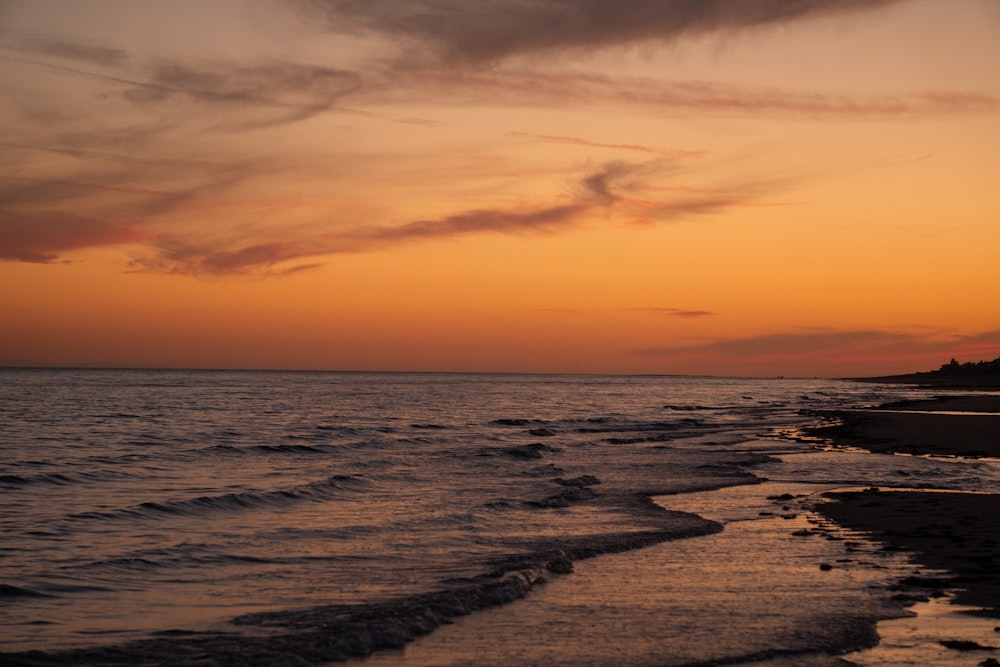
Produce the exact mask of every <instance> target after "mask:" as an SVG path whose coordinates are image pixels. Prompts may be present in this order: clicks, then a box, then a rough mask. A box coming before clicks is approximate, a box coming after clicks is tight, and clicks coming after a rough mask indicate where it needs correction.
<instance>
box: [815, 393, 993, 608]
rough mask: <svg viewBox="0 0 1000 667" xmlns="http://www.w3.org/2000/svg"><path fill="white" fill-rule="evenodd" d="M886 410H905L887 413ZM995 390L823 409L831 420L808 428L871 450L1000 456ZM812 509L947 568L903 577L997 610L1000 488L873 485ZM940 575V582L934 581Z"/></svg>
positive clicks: (932, 565) (836, 495)
mask: <svg viewBox="0 0 1000 667" xmlns="http://www.w3.org/2000/svg"><path fill="white" fill-rule="evenodd" d="M883 410H909V411H912V412H891V411H883ZM935 410H937V411H951V412H977V413H998V412H1000V395H987V394H982V395H977V396H950V397H942V398H936V399H928V400H917V401H900V402H896V403H891V404H887V405H884V406H881V407H880V408H878V409H874V410H850V411H837V412H831V413H827V414H826V415H824V416H828V417H831V418H833V419H835V420H836V421H837V422H838V423H836V424H834V425H832V426H821V427H818V428H815V429H811V433H812V434H813V435H818V436H821V437H825V438H829V439H831V440H832V441H833V442H834V443H836V444H843V445H852V446H857V447H862V448H864V449H867V450H869V451H873V452H884V453H896V452H902V453H910V454H918V455H920V454H932V455H940V456H990V457H1000V415H998V414H940V412H934V411H935ZM828 497H829V498H832V499H833V500H834V502H827V503H822V504H820V505H819V506H817V507H816V509H817V510H818V511H819V512H821V513H822V514H825V515H826V516H828V517H830V518H831V519H833V520H834V521H836V522H837V523H839V524H841V525H842V526H844V527H846V528H849V529H852V530H860V531H867V532H870V533H871V534H872V536H873V537H874V538H875V539H877V540H879V541H881V542H883V543H884V544H885V545H886V548H888V549H896V550H904V551H912V552H913V553H914V557H915V559H916V561H917V562H919V563H920V564H922V565H924V566H926V567H928V568H933V569H937V570H946V571H948V572H949V573H950V574H949V575H948V576H947V577H945V578H944V579H941V578H938V577H934V578H931V579H926V580H923V579H922V580H918V581H910V582H905V581H904V582H903V583H904V585H906V584H909V585H911V586H912V587H914V588H927V587H934V586H938V587H946V588H957V589H960V590H959V592H958V594H957V595H956V598H955V601H956V602H957V603H959V604H965V605H969V606H973V607H981V608H983V609H985V610H987V612H988V613H989V614H990V615H991V616H1000V494H975V493H950V492H938V491H878V490H868V491H864V492H855V493H833V494H828ZM935 582H937V583H935Z"/></svg>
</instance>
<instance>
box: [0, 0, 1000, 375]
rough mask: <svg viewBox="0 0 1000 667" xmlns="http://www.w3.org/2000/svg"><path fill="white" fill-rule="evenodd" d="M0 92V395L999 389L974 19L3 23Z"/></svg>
mask: <svg viewBox="0 0 1000 667" xmlns="http://www.w3.org/2000/svg"><path fill="white" fill-rule="evenodd" d="M691 7H697V8H696V9H692V8H691ZM0 89H2V90H3V93H2V94H0V128H2V129H0V188H2V195H0V309H2V310H0V312H2V313H3V317H2V318H0V365H96V366H139V367H185V368H188V367H193V368H261V369H267V368H281V369H330V370H362V369H366V370H401V371H406V370H426V371H505V372H506V371H517V372H522V371H523V372H584V373H586V372H598V373H683V374H688V373H690V374H721V375H786V376H798V375H804V376H812V375H825V376H844V375H865V374H867V375H876V374H885V373H895V372H899V373H904V372H911V371H917V370H926V369H928V368H933V367H936V366H937V365H939V364H940V363H942V362H943V361H947V360H948V359H949V358H951V357H956V358H959V359H960V360H978V359H993V358H995V357H997V356H998V355H1000V305H998V304H1000V299H998V295H1000V261H998V260H997V257H998V255H1000V187H998V186H997V175H998V170H1000V168H998V165H1000V4H998V3H997V2H995V0H882V1H870V0H869V1H863V0H839V1H836V2H831V1H828V0H816V1H815V2H809V1H807V2H801V1H796V2H790V1H785V0H743V1H740V0H715V1H712V2H704V3H701V4H692V3H686V2H670V1H664V0H661V1H656V2H654V1H652V0H628V1H622V2H614V3H605V2H598V1H591V0H576V1H574V0H531V1H528V2H514V1H512V0H511V1H508V0H488V1H484V2H466V1H459V0H443V1H438V2H430V1H429V0H428V1H425V0H407V1H405V2H404V1H402V0H369V1H366V2H347V1H345V0H220V1H219V2H212V3H196V2H188V1H181V2H171V3H138V2H133V1H131V0H120V1H114V0H107V1H104V2H96V1H95V2H90V1H87V2H76V1H70V0H9V1H7V2H4V3H0Z"/></svg>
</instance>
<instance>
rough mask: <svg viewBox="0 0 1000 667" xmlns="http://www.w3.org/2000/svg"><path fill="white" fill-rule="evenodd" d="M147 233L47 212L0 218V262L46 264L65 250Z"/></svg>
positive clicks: (120, 241) (128, 224) (113, 222)
mask: <svg viewBox="0 0 1000 667" xmlns="http://www.w3.org/2000/svg"><path fill="white" fill-rule="evenodd" d="M149 238H150V232H149V231H148V230H146V229H144V228H143V227H142V226H141V225H140V224H138V223H135V222H126V221H116V220H101V219H93V218H85V217H81V216H76V215H71V214H68V213H60V212H57V211H49V212H42V213H26V214H20V215H4V216H3V217H2V218H0V259H7V260H15V261H20V262H35V263H50V262H54V261H56V260H57V259H59V254H60V253H62V252H65V251H67V250H77V249H79V248H92V247H99V246H110V245H119V244H123V243H136V242H140V241H146V240H148V239H149Z"/></svg>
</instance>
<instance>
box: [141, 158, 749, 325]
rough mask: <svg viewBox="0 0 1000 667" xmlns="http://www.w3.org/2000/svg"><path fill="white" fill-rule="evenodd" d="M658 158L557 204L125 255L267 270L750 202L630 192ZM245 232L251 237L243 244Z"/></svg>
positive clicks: (588, 179)
mask: <svg viewBox="0 0 1000 667" xmlns="http://www.w3.org/2000/svg"><path fill="white" fill-rule="evenodd" d="M660 165H661V162H660V161H657V160H654V161H650V162H645V163H637V164H629V163H624V162H609V163H605V164H602V165H599V166H597V167H596V168H594V169H592V170H591V171H589V172H588V173H587V174H585V175H584V176H583V177H581V178H580V179H578V183H577V187H576V189H575V195H574V198H573V199H571V200H569V201H562V202H558V203H550V204H545V203H536V204H533V205H531V204H526V205H520V206H509V207H493V208H477V209H470V210H465V211H459V212H456V213H452V214H450V215H445V216H442V217H438V218H428V219H421V220H414V221H410V222H405V223H402V224H395V225H393V224H364V225H355V226H345V225H344V224H340V225H339V228H337V229H334V230H331V224H332V223H331V221H325V220H319V221H315V222H314V223H313V224H311V225H307V226H305V227H301V228H297V229H296V230H294V231H293V230H282V229H281V228H280V227H274V228H271V229H270V230H259V229H258V230H256V231H255V232H253V233H250V232H247V231H246V230H241V229H236V230H230V232H229V233H228V234H224V235H222V236H221V237H218V238H216V240H215V241H213V242H206V241H203V240H202V241H199V240H198V237H197V232H195V233H193V234H183V233H180V232H164V233H162V234H161V235H160V236H159V237H157V238H156V239H155V241H154V242H153V243H152V244H151V245H150V246H149V249H150V252H146V253H140V254H138V255H136V256H135V257H134V258H133V261H132V264H131V268H132V269H133V270H136V271H162V272H169V273H184V274H190V275H212V276H221V275H230V274H262V275H275V274H282V273H287V272H289V271H290V270H295V271H297V270H303V269H304V268H305V266H304V265H300V266H292V267H291V268H289V263H296V262H301V261H303V260H305V259H308V258H317V257H321V256H323V255H336V254H345V253H362V252H373V251H377V250H381V249H385V248H391V247H395V246H398V245H402V244H407V243H413V242H419V241H433V240H441V239H451V238H461V237H465V236H473V235H480V234H509V235H548V234H557V233H561V232H565V231H567V230H570V229H572V228H574V227H576V226H578V225H581V224H584V223H587V222H591V221H593V220H596V219H602V220H603V219H606V218H607V215H606V213H607V212H609V211H621V213H622V214H623V215H624V216H625V218H626V219H627V220H629V221H631V222H636V221H641V222H646V223H652V222H655V219H654V218H653V217H651V216H658V217H659V219H666V217H667V216H664V215H663V211H664V210H670V211H671V217H673V218H682V217H684V216H686V215H696V214H704V213H707V212H709V209H711V211H721V210H723V209H724V208H726V207H728V206H737V205H741V204H747V203H750V202H751V201H752V198H751V197H750V196H749V195H742V194H738V193H732V192H730V193H720V194H719V195H718V196H717V198H716V199H714V200H712V201H711V202H710V203H707V202H706V201H705V200H704V199H703V198H702V197H703V195H700V194H699V195H698V197H697V198H695V199H693V200H690V201H686V200H685V199H684V197H683V196H682V198H681V199H678V200H676V201H673V202H670V201H653V200H640V199H637V198H636V194H637V193H641V191H642V190H643V189H645V188H646V187H647V185H648V182H649V181H651V180H653V179H655V178H656V177H657V176H658V175H661V174H659V171H658V168H659V166H660ZM754 196H756V195H754ZM598 214H600V215H598ZM262 236H263V237H266V238H261V237H262ZM279 236H280V239H279V238H277V237H279ZM248 239H254V240H252V241H251V242H249V243H248V242H247V240H248ZM314 266H318V263H316V262H314V261H310V262H309V267H310V268H311V267H314ZM660 312H662V313H664V314H668V315H671V316H674V317H702V316H706V315H710V314H711V313H708V312H707V311H696V310H682V309H662V310H661V311H660Z"/></svg>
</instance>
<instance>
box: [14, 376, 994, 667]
mask: <svg viewBox="0 0 1000 667" xmlns="http://www.w3.org/2000/svg"><path fill="white" fill-rule="evenodd" d="M934 393H935V394H941V393H944V392H942V391H940V390H938V391H936V392H934ZM925 395H928V394H926V393H925V392H923V391H922V390H919V389H913V388H907V387H901V386H890V385H874V384H861V383H850V382H843V381H837V380H800V379H726V378H697V377H661V376H649V377H646V376H621V377H616V376H577V375H505V374H498V375H491V374H419V373H333V372H252V371H182V370H83V369H3V370H0V498H2V503H0V662H10V663H11V664H18V661H21V663H23V664H138V663H145V664H262V665H263V664H324V663H326V662H329V661H332V660H339V659H350V660H352V661H358V662H359V663H360V664H363V665H397V664H400V665H432V664H433V665H469V664H488V665H530V664H545V665H548V666H550V667H551V666H552V665H563V664H565V665H584V666H587V665H593V666H597V665H706V664H715V663H719V664H743V663H748V664H749V663H754V664H786V663H784V662H780V661H781V660H783V659H789V660H792V662H789V663H787V664H806V663H805V660H806V659H807V658H808V659H813V658H815V659H816V660H823V659H825V658H823V657H822V656H825V655H828V654H831V653H834V654H835V653H838V652H845V651H850V650H854V649H858V648H861V647H863V646H865V645H867V644H870V643H871V642H872V632H873V631H872V627H873V624H872V619H874V618H884V617H887V616H890V615H892V614H893V608H892V607H891V605H890V604H889V603H888V602H887V601H886V595H885V593H884V590H883V588H884V585H885V584H886V583H887V582H889V581H891V580H892V579H893V578H894V577H899V576H902V575H901V573H903V572H905V571H907V568H912V565H909V564H908V563H907V561H906V559H905V557H903V556H901V555H898V554H890V553H883V552H879V551H878V549H877V546H876V545H872V544H866V543H864V541H863V540H860V539H858V538H856V537H855V538H852V537H851V536H849V535H848V536H846V537H845V536H843V535H841V536H833V535H832V532H834V531H835V530H836V528H835V527H833V526H829V527H827V528H828V530H829V531H831V536H830V537H831V539H826V540H824V539H807V538H803V537H800V536H801V535H805V534H806V532H804V531H806V530H808V529H810V528H811V527H815V526H816V525H820V524H819V523H818V521H819V520H818V519H817V518H816V517H815V516H811V515H810V513H809V512H808V510H807V508H806V502H807V501H808V500H810V499H815V498H816V497H817V496H818V494H820V493H822V492H824V491H828V490H831V489H837V488H850V487H862V486H867V485H882V486H895V487H900V486H906V487H912V488H946V489H960V490H974V491H987V490H993V491H995V490H997V489H1000V469H998V467H997V466H996V465H995V464H994V463H990V462H975V461H963V460H956V459H934V458H927V457H912V456H909V457H903V456H887V455H877V454H869V453H867V452H862V451H856V450H850V449H842V448H833V447H829V446H824V445H823V443H820V442H817V441H815V440H812V439H810V438H807V437H803V436H802V433H801V431H800V429H801V428H802V427H803V426H805V425H808V424H811V423H815V422H816V421H817V417H816V416H815V415H814V414H813V413H812V412H811V411H812V410H822V409H831V408H842V407H857V406H867V405H876V404H879V403H882V402H885V401H890V400H897V399H902V398H915V397H920V396H925ZM845 541H846V542H849V543H850V544H851V545H853V546H851V548H850V550H851V551H852V553H853V555H852V557H850V558H845V557H844V556H845V546H844V542H845ZM859 554H860V555H859ZM820 564H827V567H824V568H820V567H819V565H820ZM829 564H836V565H835V566H834V567H831V566H830V565H829ZM897 615H898V613H897ZM413 640H415V641H413ZM31 651H44V653H31ZM371 652H373V654H372V655H371V656H370V657H366V656H367V655H368V654H369V653H371ZM765 659H767V660H770V661H771V662H767V663H762V662H761V661H762V660H765ZM32 661H35V662H32ZM213 661H214V662H213ZM816 664H820V663H816ZM823 664H826V663H823Z"/></svg>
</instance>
